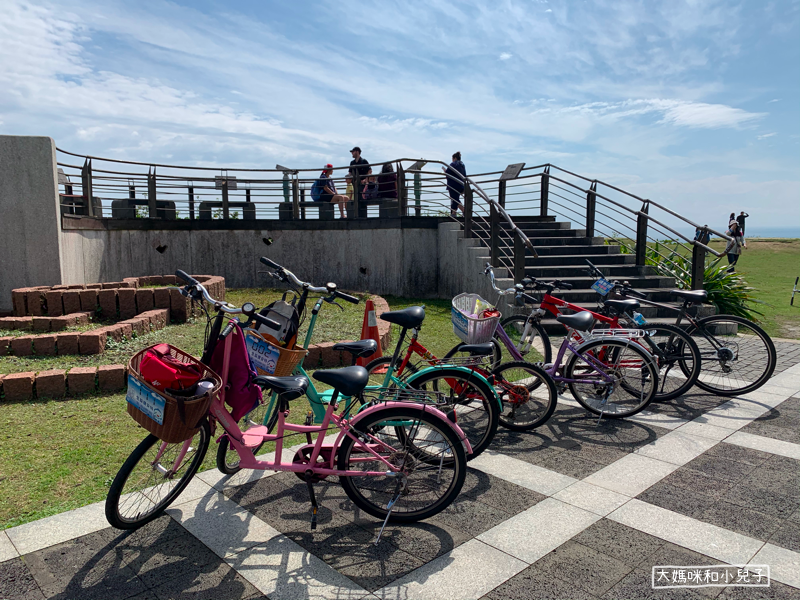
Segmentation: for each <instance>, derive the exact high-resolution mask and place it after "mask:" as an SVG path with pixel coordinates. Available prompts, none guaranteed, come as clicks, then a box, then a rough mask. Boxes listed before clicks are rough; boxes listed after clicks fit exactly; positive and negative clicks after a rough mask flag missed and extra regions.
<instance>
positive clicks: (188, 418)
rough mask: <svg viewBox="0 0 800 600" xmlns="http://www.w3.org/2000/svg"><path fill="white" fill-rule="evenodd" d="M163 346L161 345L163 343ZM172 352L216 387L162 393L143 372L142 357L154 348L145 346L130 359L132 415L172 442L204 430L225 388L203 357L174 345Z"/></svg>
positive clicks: (201, 377)
mask: <svg viewBox="0 0 800 600" xmlns="http://www.w3.org/2000/svg"><path fill="white" fill-rule="evenodd" d="M159 345H160V346H161V344H159ZM167 345H168V346H169V353H170V355H171V356H172V357H173V358H175V359H177V360H179V361H181V362H185V363H191V364H193V365H195V366H196V367H197V368H198V370H199V371H200V380H201V381H207V382H209V383H211V384H212V386H213V387H212V388H211V389H210V390H209V391H207V392H205V393H202V394H199V395H184V394H187V393H189V394H191V392H186V391H184V390H165V391H163V392H160V391H159V390H157V389H156V388H155V387H153V386H152V385H150V384H149V383H148V382H147V381H146V380H145V379H144V378H143V377H142V376H141V374H140V373H139V367H140V366H141V363H142V358H144V356H145V354H146V353H147V352H148V350H150V348H145V349H144V350H141V351H139V352H137V353H136V354H134V355H133V357H132V358H131V360H130V361H129V362H128V393H127V397H126V400H127V403H128V414H129V415H130V416H131V417H132V418H133V420H134V421H136V422H137V423H138V424H139V425H141V426H142V427H143V428H144V429H146V430H147V431H149V432H150V433H152V434H153V435H154V436H156V437H158V438H159V439H161V440H163V441H165V442H169V443H170V444H174V443H178V442H183V441H185V440H188V439H189V438H191V437H193V436H194V434H196V433H197V432H198V431H199V430H200V423H201V422H202V421H203V418H204V417H205V416H206V413H208V407H209V406H211V402H212V401H213V400H214V397H215V396H216V395H217V394H218V393H219V391H220V389H221V388H222V380H221V379H220V378H219V375H217V374H216V373H214V371H212V370H211V369H209V368H208V367H207V366H206V365H204V364H203V363H201V362H200V361H199V360H197V359H196V358H194V357H193V356H191V355H190V354H187V353H186V352H184V351H183V350H181V349H179V348H176V347H175V346H172V345H170V344H167Z"/></svg>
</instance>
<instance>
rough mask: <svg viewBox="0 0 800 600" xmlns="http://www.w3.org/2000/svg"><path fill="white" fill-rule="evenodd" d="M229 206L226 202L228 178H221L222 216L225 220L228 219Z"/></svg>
mask: <svg viewBox="0 0 800 600" xmlns="http://www.w3.org/2000/svg"><path fill="white" fill-rule="evenodd" d="M230 217H231V215H230V206H229V204H228V178H227V177H226V178H225V179H223V180H222V218H223V219H224V220H225V221H227V220H228V219H230Z"/></svg>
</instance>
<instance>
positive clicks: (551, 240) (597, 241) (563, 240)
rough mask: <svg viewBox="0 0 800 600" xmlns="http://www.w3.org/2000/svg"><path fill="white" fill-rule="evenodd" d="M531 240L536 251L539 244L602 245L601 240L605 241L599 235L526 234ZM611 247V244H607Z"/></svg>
mask: <svg viewBox="0 0 800 600" xmlns="http://www.w3.org/2000/svg"><path fill="white" fill-rule="evenodd" d="M528 237H529V239H530V240H531V244H532V245H534V246H536V251H537V252H538V251H539V246H602V245H604V244H603V242H604V241H605V240H604V239H603V238H601V237H593V238H587V237H581V236H579V237H573V236H563V235H560V236H558V237H541V238H535V237H530V236H528ZM607 247H608V248H611V246H607ZM567 254H572V252H568V253H567Z"/></svg>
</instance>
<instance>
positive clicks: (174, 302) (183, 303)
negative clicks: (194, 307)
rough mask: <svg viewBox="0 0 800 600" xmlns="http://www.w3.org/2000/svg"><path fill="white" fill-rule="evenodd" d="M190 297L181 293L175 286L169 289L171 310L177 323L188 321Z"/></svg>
mask: <svg viewBox="0 0 800 600" xmlns="http://www.w3.org/2000/svg"><path fill="white" fill-rule="evenodd" d="M188 303H189V299H188V298H186V297H185V296H182V295H181V292H180V290H178V289H177V288H173V289H171V290H170V291H169V310H170V314H171V315H172V318H173V319H174V320H175V322H176V323H184V322H186V317H187V314H188Z"/></svg>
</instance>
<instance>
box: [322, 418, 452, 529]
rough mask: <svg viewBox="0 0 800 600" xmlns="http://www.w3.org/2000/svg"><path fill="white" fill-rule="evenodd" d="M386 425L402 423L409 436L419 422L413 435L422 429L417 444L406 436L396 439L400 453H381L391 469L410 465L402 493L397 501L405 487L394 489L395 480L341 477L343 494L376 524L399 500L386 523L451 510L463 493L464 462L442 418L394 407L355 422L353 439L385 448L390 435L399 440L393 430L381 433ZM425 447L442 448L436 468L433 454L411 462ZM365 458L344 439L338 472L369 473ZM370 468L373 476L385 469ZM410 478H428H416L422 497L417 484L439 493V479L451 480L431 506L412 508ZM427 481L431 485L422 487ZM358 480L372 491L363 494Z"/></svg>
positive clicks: (414, 520)
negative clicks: (381, 443) (393, 501)
mask: <svg viewBox="0 0 800 600" xmlns="http://www.w3.org/2000/svg"><path fill="white" fill-rule="evenodd" d="M385 421H395V422H396V421H403V422H404V423H406V425H405V426H404V427H403V428H404V429H407V430H408V431H411V432H413V431H414V430H415V429H414V428H415V423H417V422H419V423H420V425H417V426H416V431H417V432H420V431H422V423H424V424H425V425H426V429H425V437H424V438H422V440H421V441H419V440H417V438H416V437H415V435H410V434H409V433H408V431H407V432H406V435H405V436H404V439H403V440H400V437H399V436H398V437H397V438H396V439H397V440H398V442H396V443H399V444H402V445H401V448H402V449H401V450H400V451H396V452H391V453H390V452H388V451H386V452H384V453H383V454H386V456H384V458H386V459H387V460H389V461H390V462H392V464H395V465H396V464H398V461H403V462H404V463H405V462H406V461H408V462H410V463H411V464H412V467H410V472H409V473H408V475H407V476H406V477H405V478H404V479H405V483H404V485H405V486H406V493H405V494H403V495H399V496H398V494H397V493H398V491H399V490H398V486H399V485H403V483H402V482H400V483H398V481H399V479H398V478H396V477H391V478H390V477H377V476H376V477H358V476H340V477H339V482H340V483H341V485H342V488H344V491H345V493H346V494H347V496H348V498H350V500H352V501H353V503H354V504H355V505H356V506H357V507H358V508H360V509H361V510H363V511H364V512H366V513H367V514H370V515H372V516H373V517H377V518H379V519H385V518H386V515H387V514H388V512H389V510H388V502H389V501H390V500H391V499H392V498H393V497H397V498H398V499H397V502H396V504H395V505H394V507H393V508H392V512H391V516H390V517H389V521H390V522H394V523H414V522H416V521H420V520H422V519H427V518H429V517H432V516H433V515H436V514H438V513H439V512H441V511H443V510H444V509H445V508H447V507H448V506H450V504H452V502H453V501H454V500H455V499H456V497H457V496H458V494H459V493H460V492H461V488H462V487H463V485H464V479H465V478H466V474H467V458H466V454H465V452H464V446H463V444H462V442H461V440H460V439H458V436H457V435H456V433H455V432H454V431H453V429H452V428H451V427H450V425H449V424H448V423H447V422H445V421H444V420H443V419H442V418H440V417H437V416H435V415H433V414H432V413H428V412H423V411H421V410H420V409H419V408H415V407H414V406H413V405H409V406H408V408H405V407H392V408H384V409H382V410H378V411H376V412H374V413H372V414H370V415H368V416H366V417H364V418H363V419H361V420H360V421H358V422H356V423H355V424H354V426H353V429H354V430H355V431H354V433H356V435H358V434H365V433H369V434H371V435H373V436H375V437H377V438H379V439H381V441H384V442H386V443H389V441H388V440H391V439H394V438H392V437H391V436H392V433H394V435H397V432H396V430H397V429H398V427H397V426H395V427H385V426H383V425H382V424H381V423H382V422H385ZM364 441H365V442H373V440H371V439H370V438H366V437H365V438H364ZM423 442H428V443H426V444H425V445H424V448H426V449H427V448H430V447H431V446H432V445H435V444H439V445H440V446H441V451H440V454H441V460H440V461H439V462H436V461H431V460H430V457H431V454H430V453H428V452H427V451H426V456H425V459H424V460H419V458H417V457H415V456H414V453H415V451H416V450H417V449H418V448H419V447H420V446H422V445H423ZM354 453H356V454H358V455H359V456H358V458H359V459H360V460H359V461H358V462H354V463H352V464H351V462H350V459H351V457H353V454H354ZM366 454H367V453H366V452H364V451H363V450H361V449H360V448H359V447H358V446H356V444H355V441H354V440H353V439H352V438H350V437H348V436H345V437H344V439H343V441H342V444H341V446H339V448H338V449H337V465H338V468H339V469H341V470H343V471H344V470H356V469H358V468H359V467H362V468H365V467H366V468H367V469H369V468H370V465H371V463H370V462H368V461H364V457H365V455H366ZM383 454H382V456H383ZM445 457H447V461H445V460H444V458H445ZM374 463H375V464H374V465H373V466H374V468H375V469H376V470H377V469H380V470H384V469H385V466H380V465H382V464H383V463H379V462H378V461H377V460H376V461H374ZM414 473H417V474H418V475H419V474H421V473H427V474H429V475H428V476H427V477H426V476H424V475H423V477H422V478H419V477H417V478H415V486H416V485H420V488H419V489H421V490H422V491H423V492H424V486H423V485H421V484H417V483H416V482H417V481H421V482H422V483H423V484H424V483H428V484H429V485H428V488H429V489H433V488H434V487H439V488H442V487H443V486H441V485H440V481H441V474H442V473H447V474H449V477H448V481H447V485H446V487H444V489H443V490H442V492H441V494H437V495H436V497H435V498H433V499H432V500H431V501H424V500H423V501H421V502H420V504H419V505H412V504H411V502H412V500H411V498H412V497H413V496H414V495H416V494H413V493H411V488H410V486H409V485H408V484H409V480H410V477H411V475H413V474H414ZM434 473H435V474H437V475H438V477H437V479H438V480H437V481H435V482H434V481H431V480H430V476H431V475H433V474H434ZM426 479H428V480H429V481H427V482H426ZM361 480H364V481H366V482H367V483H371V484H372V485H373V486H375V487H372V488H366V489H365V488H362V487H361V486H360V483H361ZM378 486H383V488H384V489H377V488H378ZM416 489H417V488H416V487H415V488H414V490H416ZM365 491H368V492H376V494H375V495H374V496H371V497H367V495H365V493H364V492H365ZM407 507H408V508H407Z"/></svg>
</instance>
